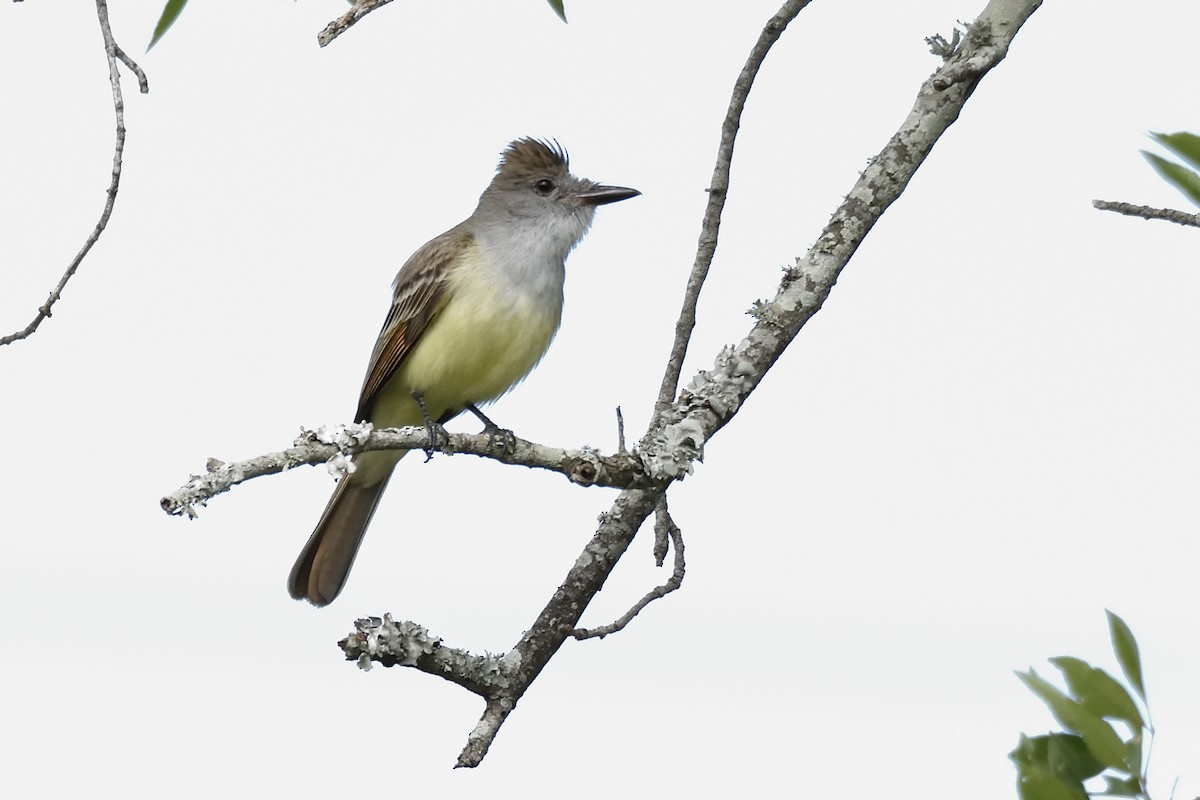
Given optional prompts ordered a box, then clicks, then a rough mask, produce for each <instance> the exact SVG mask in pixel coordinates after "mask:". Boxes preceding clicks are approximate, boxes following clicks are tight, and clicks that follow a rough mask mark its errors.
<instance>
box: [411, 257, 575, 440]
mask: <svg viewBox="0 0 1200 800" xmlns="http://www.w3.org/2000/svg"><path fill="white" fill-rule="evenodd" d="M562 276H563V267H562V263H561V261H560V262H558V263H557V264H553V263H545V264H536V263H534V264H521V265H519V266H517V267H516V268H514V266H513V264H511V263H507V264H503V263H501V264H498V263H495V262H494V261H489V260H488V259H486V258H485V257H484V255H483V253H482V251H481V248H479V247H478V246H476V247H472V248H470V249H469V250H468V251H467V253H465V254H464V256H463V257H462V259H461V260H460V263H459V264H457V265H456V266H454V267H453V268H452V269H451V271H450V273H449V275H448V276H447V285H446V292H447V300H446V305H445V306H444V307H443V308H442V310H441V312H440V313H439V314H438V315H437V317H436V318H435V319H434V320H433V321H432V322H431V323H430V325H429V327H428V328H427V329H426V331H425V333H424V335H423V336H422V337H421V340H420V341H419V342H417V343H416V345H415V346H414V348H413V350H412V352H411V353H409V355H408V357H407V358H406V359H405V362H404V365H403V366H402V367H401V370H402V371H403V373H404V375H403V378H402V382H403V384H404V385H406V386H408V387H411V388H413V389H417V390H420V391H421V392H422V393H423V394H424V395H425V399H426V402H427V403H428V404H429V408H430V412H431V413H432V414H433V416H435V417H436V416H440V412H443V411H446V410H458V409H461V408H462V407H463V406H464V405H466V404H467V403H473V404H478V403H485V402H488V401H490V400H494V399H496V398H497V397H499V396H500V395H502V394H504V393H505V392H507V391H508V390H509V389H511V388H512V387H513V386H515V385H516V384H518V383H520V382H521V380H522V379H523V378H525V376H526V375H528V374H529V372H530V371H531V370H532V369H533V368H534V367H535V366H537V363H538V362H539V361H541V359H542V356H544V355H545V354H546V350H547V349H548V348H549V347H550V342H551V341H552V340H553V339H554V334H555V333H556V332H557V331H558V326H559V322H560V321H561V319H562V305H563V295H562V287H563V277H562Z"/></svg>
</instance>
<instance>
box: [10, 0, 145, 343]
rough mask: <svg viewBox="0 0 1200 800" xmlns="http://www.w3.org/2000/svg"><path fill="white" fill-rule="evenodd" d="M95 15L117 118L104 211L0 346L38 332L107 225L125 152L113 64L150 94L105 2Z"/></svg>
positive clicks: (122, 109)
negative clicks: (28, 318)
mask: <svg viewBox="0 0 1200 800" xmlns="http://www.w3.org/2000/svg"><path fill="white" fill-rule="evenodd" d="M96 14H97V16H99V18H100V33H101V35H102V36H103V37H104V52H105V54H106V55H107V56H108V81H109V83H110V84H112V94H113V111H114V112H115V113H116V116H117V144H116V146H115V147H114V148H113V168H112V181H111V182H110V183H109V184H108V198H107V199H106V200H105V201H104V210H103V211H102V212H101V213H100V221H99V222H97V223H96V227H95V228H93V229H92V233H91V235H90V236H88V237H87V240H86V241H84V243H83V247H82V249H80V251H79V253H78V254H77V255H76V256H75V258H74V260H72V261H71V263H70V264H69V265H68V266H67V271H66V272H64V273H63V276H62V277H61V278H59V281H58V285H57V286H55V287H54V291H52V292H51V293H50V297H48V298H47V299H46V302H45V303H43V304H42V305H41V307H40V308H38V310H37V314H36V315H35V316H34V318H33V321H32V322H30V323H29V324H28V325H26V326H25V327H24V328H23V329H21V330H19V331H17V332H16V333H10V334H9V335H7V336H0V345H6V344H12V343H13V342H16V341H20V340H21V339H24V338H26V337H28V336H29V335H30V334H32V333H33V332H34V331H36V330H37V329H38V326H39V325H41V324H42V320H44V319H46V318H47V317H49V316H50V310H51V307H52V306H53V305H54V304H55V303H57V302H58V298H59V297H61V296H62V292H63V289H64V288H65V287H66V285H67V281H69V280H71V276H72V275H74V274H75V270H77V269H78V268H79V265H80V264H81V263H83V259H84V256H86V255H87V254H88V251H90V250H91V249H92V245H94V244H95V243H96V242H97V241H98V240H99V239H100V234H101V233H103V232H104V229H105V227H107V226H108V218H109V217H111V216H112V210H113V204H114V203H116V201H117V187H118V186H119V185H120V183H121V159H122V157H123V155H124V152H125V98H124V96H123V95H122V94H121V75H120V72H119V70H118V68H117V62H118V61H120V62H121V63H123V64H124V65H125V66H127V67H128V68H129V69H130V70H132V71H133V73H134V74H135V75H136V76H137V79H138V89H139V90H140V91H141V93H142V94H146V93H147V92H149V91H150V84H149V83H148V82H147V80H146V73H145V72H143V71H142V68H141V67H139V66H138V65H137V64H136V63H134V60H133V59H132V58H130V57H129V56H128V55H126V54H125V51H124V50H122V49H121V48H120V47H119V46H118V45H117V42H116V40H115V39H114V38H113V34H112V28H110V27H109V24H108V4H107V2H106V0H96Z"/></svg>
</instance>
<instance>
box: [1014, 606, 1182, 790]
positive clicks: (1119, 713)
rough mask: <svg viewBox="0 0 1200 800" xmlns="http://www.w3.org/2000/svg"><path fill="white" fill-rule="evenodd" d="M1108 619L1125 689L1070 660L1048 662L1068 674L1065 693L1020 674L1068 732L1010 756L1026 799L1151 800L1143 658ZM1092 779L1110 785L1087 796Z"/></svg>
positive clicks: (1112, 617)
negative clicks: (1127, 799)
mask: <svg viewBox="0 0 1200 800" xmlns="http://www.w3.org/2000/svg"><path fill="white" fill-rule="evenodd" d="M1105 613H1106V614H1107V615H1108V630H1109V636H1110V638H1111V639H1112V647H1113V652H1114V653H1115V654H1116V657H1117V663H1118V664H1119V665H1120V667H1121V672H1122V674H1123V676H1124V678H1125V683H1122V682H1121V681H1118V680H1117V679H1116V678H1114V677H1113V676H1112V675H1110V674H1108V673H1107V672H1105V671H1104V670H1102V669H1099V668H1097V667H1093V666H1092V665H1091V664H1089V663H1087V662H1086V661H1083V660H1082V659H1078V658H1073V657H1071V656H1058V657H1057V658H1051V659H1050V663H1051V664H1052V665H1054V667H1056V668H1057V669H1058V671H1059V672H1060V673H1061V674H1062V678H1063V681H1064V682H1065V683H1066V691H1063V690H1062V689H1059V688H1058V687H1057V686H1055V685H1054V684H1053V683H1051V682H1049V681H1047V680H1046V679H1045V678H1043V677H1041V676H1040V675H1038V674H1037V673H1036V672H1035V671H1034V670H1033V669H1030V670H1028V671H1026V672H1018V673H1017V677H1018V678H1020V680H1021V682H1022V683H1024V684H1025V685H1026V686H1027V687H1029V690H1030V691H1032V692H1033V693H1034V694H1036V695H1037V696H1038V697H1039V698H1040V699H1041V700H1042V701H1043V702H1044V703H1045V704H1046V705H1047V707H1049V709H1050V713H1051V714H1053V715H1054V719H1055V720H1057V721H1058V724H1059V725H1061V726H1062V727H1063V731H1062V732H1055V733H1048V734H1045V735H1044V736H1032V737H1031V736H1025V735H1023V734H1022V736H1021V739H1020V741H1019V742H1018V744H1017V747H1016V749H1015V750H1013V751H1012V752H1011V753H1009V755H1008V757H1009V759H1011V760H1012V762H1013V763H1014V764H1015V765H1016V767H1017V792H1018V795H1019V796H1020V798H1021V800H1088V798H1090V797H1093V796H1108V797H1131V798H1140V799H1141V800H1149V795H1148V794H1147V790H1146V768H1147V764H1148V762H1149V753H1150V743H1151V741H1152V739H1153V736H1154V728H1153V726H1152V725H1151V724H1150V709H1149V706H1148V705H1147V702H1146V686H1145V683H1144V682H1143V679H1142V661H1141V655H1140V654H1139V650H1138V644H1137V639H1135V638H1134V635H1133V631H1131V630H1130V629H1129V626H1128V625H1127V624H1125V621H1124V620H1123V619H1121V618H1120V617H1119V616H1117V615H1116V614H1114V613H1112V612H1111V611H1108V612H1105ZM1118 726H1119V727H1118ZM1123 734H1124V735H1123ZM1093 779H1102V780H1103V781H1104V783H1103V786H1102V787H1101V788H1098V789H1096V790H1094V791H1089V790H1088V789H1087V787H1086V786H1085V783H1086V782H1087V781H1090V780H1093ZM1198 800H1200V798H1198Z"/></svg>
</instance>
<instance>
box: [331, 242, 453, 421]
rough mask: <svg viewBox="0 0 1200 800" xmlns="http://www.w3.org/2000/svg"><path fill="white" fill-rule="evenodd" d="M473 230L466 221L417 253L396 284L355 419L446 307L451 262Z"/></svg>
mask: <svg viewBox="0 0 1200 800" xmlns="http://www.w3.org/2000/svg"><path fill="white" fill-rule="evenodd" d="M471 242H472V236H471V234H470V233H469V232H467V231H465V230H463V228H462V226H461V225H460V226H458V227H455V228H451V229H450V230H448V231H446V232H445V233H443V234H442V235H441V236H439V237H437V238H436V239H433V240H431V241H429V242H427V243H426V244H425V245H423V246H422V247H421V248H420V249H419V250H417V252H415V253H413V254H412V255H411V256H410V257H409V259H408V261H406V262H405V263H404V266H403V267H401V268H400V272H398V273H397V274H396V280H395V282H394V283H393V284H392V307H391V309H390V310H389V311H388V315H387V319H386V320H385V321H384V323H383V330H382V331H381V332H380V334H379V339H378V341H376V342H375V351H374V352H373V353H372V354H371V366H370V367H368V368H367V377H366V379H365V380H364V381H363V387H362V393H361V394H360V395H359V398H358V411H357V412H356V414H355V416H354V419H355V420H356V421H358V422H365V421H366V420H367V419H368V417H369V415H370V413H371V405H372V404H373V403H374V402H375V397H376V395H377V394H378V393H379V390H380V389H381V388H383V385H384V384H386V383H387V382H388V379H390V378H391V377H392V375H394V374H395V373H396V369H397V368H398V367H399V366H400V364H402V363H403V362H404V359H405V357H406V356H407V355H408V354H409V352H411V351H412V348H413V345H415V344H416V343H417V341H418V340H419V339H420V338H421V335H422V334H424V333H425V330H426V329H427V328H428V327H429V323H430V322H432V321H433V319H434V317H436V316H437V314H438V312H439V311H441V310H442V307H443V306H445V305H446V291H445V287H446V276H447V273H448V272H449V267H450V266H451V265H452V264H453V262H454V260H455V258H457V257H458V255H459V254H460V253H462V252H463V251H464V250H465V249H466V248H467V247H469V246H470V245H471Z"/></svg>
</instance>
